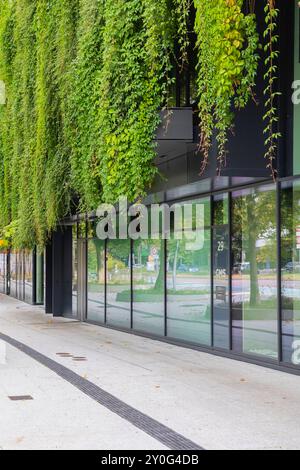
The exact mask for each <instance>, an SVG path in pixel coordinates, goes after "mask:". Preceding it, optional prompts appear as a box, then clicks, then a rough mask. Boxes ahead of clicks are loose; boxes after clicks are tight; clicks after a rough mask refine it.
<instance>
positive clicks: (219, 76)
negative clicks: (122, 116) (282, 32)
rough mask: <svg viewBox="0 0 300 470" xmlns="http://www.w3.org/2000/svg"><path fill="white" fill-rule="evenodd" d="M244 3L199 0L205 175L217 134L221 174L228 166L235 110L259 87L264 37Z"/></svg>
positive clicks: (198, 30)
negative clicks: (258, 70)
mask: <svg viewBox="0 0 300 470" xmlns="http://www.w3.org/2000/svg"><path fill="white" fill-rule="evenodd" d="M243 4H244V1H243V0H215V1H214V2H211V1H210V0H196V1H195V7H196V24H195V31H196V33H197V49H198V79H197V83H198V95H199V116H200V123H201V124H200V127H201V150H202V152H203V164H202V169H201V173H203V171H204V170H205V168H206V166H207V164H208V159H209V153H210V149H211V145H212V138H213V134H214V131H215V130H216V132H217V142H218V166H219V171H220V170H221V168H222V167H223V166H224V165H225V163H226V144H227V141H228V133H229V131H230V130H231V129H232V126H233V121H234V114H233V108H237V109H240V108H243V107H245V106H246V104H247V103H248V101H249V99H250V97H251V96H252V89H253V87H254V85H255V78H256V73H257V65H258V59H259V55H258V47H259V36H258V33H257V29H256V17H255V14H254V12H253V11H252V12H250V13H249V14H245V13H243V11H242V7H243Z"/></svg>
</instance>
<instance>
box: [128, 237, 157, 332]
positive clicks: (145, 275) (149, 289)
mask: <svg viewBox="0 0 300 470" xmlns="http://www.w3.org/2000/svg"><path fill="white" fill-rule="evenodd" d="M133 251H134V253H133V328H134V329H136V330H139V331H145V332H147V333H152V334H156V335H164V311H165V308H164V306H165V305H164V298H165V296H164V292H165V291H164V287H165V266H164V264H165V263H164V241H163V240H137V241H135V242H134V250H133Z"/></svg>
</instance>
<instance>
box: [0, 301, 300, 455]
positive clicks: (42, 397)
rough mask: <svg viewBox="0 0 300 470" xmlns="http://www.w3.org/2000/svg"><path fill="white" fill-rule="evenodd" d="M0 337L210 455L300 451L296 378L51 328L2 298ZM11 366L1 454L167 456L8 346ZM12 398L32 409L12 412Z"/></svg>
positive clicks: (5, 382) (0, 368)
mask: <svg viewBox="0 0 300 470" xmlns="http://www.w3.org/2000/svg"><path fill="white" fill-rule="evenodd" d="M0 332H1V333H3V334H6V335H8V336H10V337H12V338H15V339H16V340H18V341H20V342H23V343H24V344H26V345H28V346H30V347H31V348H33V349H35V350H36V351H39V352H40V353H42V354H44V355H46V356H47V357H49V358H51V359H53V360H55V361H56V362H58V363H60V364H62V365H64V366H65V367H67V368H69V369H70V370H72V371H74V372H76V373H77V374H79V375H80V376H82V377H84V378H86V379H88V380H89V381H91V382H93V383H94V384H96V385H97V386H99V387H101V388H102V389H103V390H105V391H107V392H109V393H110V394H112V395H114V396H115V397H117V398H118V399H120V400H122V401H123V402H125V403H126V404H128V405H130V406H132V407H134V408H136V409H137V410H139V411H141V412H142V413H145V414H147V415H148V416H150V417H152V418H153V419H155V420H157V421H159V422H160V423H162V424H164V425H165V426H168V427H169V428H171V429H172V430H174V431H175V432H177V433H179V434H181V435H183V436H185V438H187V439H190V440H191V441H193V442H196V443H197V444H198V445H199V446H201V447H204V448H205V449H208V450H210V449H211V450H212V449H220V450H222V449H227V450H231V449H241V450H246V449H259V450H264V449H268V450H269V449H278V450H279V449H296V450H299V449H300V407H299V396H300V377H299V376H294V375H289V374H286V373H283V372H279V371H275V370H271V369H266V368H263V367H259V366H256V365H253V364H246V363H242V362H237V361H233V360H231V359H226V358H221V357H216V356H213V355H209V354H206V353H202V352H198V351H194V350H189V349H185V348H181V347H178V346H174V345H170V344H166V343H162V342H158V341H154V340H151V339H145V338H142V337H138V336H134V335H131V334H127V333H123V332H118V331H115V330H109V329H107V328H103V327H100V326H95V325H89V324H85V323H79V322H74V321H70V320H67V319H63V318H52V317H49V316H46V315H45V314H44V312H43V310H42V309H41V308H40V307H32V306H29V305H26V304H23V303H21V302H18V301H16V300H14V299H11V298H8V297H6V296H0ZM6 357H7V362H6V364H4V365H3V364H2V365H1V364H0V413H1V417H2V416H5V419H4V420H3V421H2V420H1V421H0V447H2V448H14V446H16V447H17V448H80V449H81V448H95V449H112V450H113V449H119V448H120V449H140V448H144V449H162V448H164V446H162V445H161V444H160V443H159V442H157V441H156V440H155V439H152V438H150V437H149V436H148V435H147V434H145V433H143V432H141V431H140V430H137V429H136V428H135V427H134V426H132V425H131V424H130V423H128V422H126V421H125V420H123V419H121V418H119V417H118V416H116V415H115V414H114V413H112V412H110V411H108V410H107V409H105V407H102V406H101V405H99V404H97V403H95V402H93V401H92V400H91V399H90V398H88V397H87V396H85V395H84V394H83V393H81V392H80V391H78V390H76V389H75V388H74V387H73V386H72V385H70V384H68V383H67V382H65V381H64V380H63V379H61V378H59V377H58V376H56V375H55V374H54V373H53V372H51V371H49V370H48V369H47V368H45V367H44V366H41V365H40V364H38V363H37V362H35V361H34V360H33V359H31V358H28V357H27V356H25V355H24V354H23V353H22V352H20V351H17V350H15V349H14V348H12V347H10V346H9V347H8V348H7V352H6ZM74 358H84V359H85V360H81V361H75V360H74ZM10 395H32V396H33V398H34V400H33V401H31V402H30V401H27V402H19V403H18V402H10V401H9V399H8V398H7V397H8V396H10ZM56 423H57V425H56ZM22 429H23V430H24V432H21V430H22ZM25 431H26V432H25ZM19 440H21V441H20V442H19Z"/></svg>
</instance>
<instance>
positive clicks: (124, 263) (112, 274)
mask: <svg viewBox="0 0 300 470" xmlns="http://www.w3.org/2000/svg"><path fill="white" fill-rule="evenodd" d="M107 323H108V324H109V325H113V326H120V327H124V328H130V326H131V262H130V240H109V241H108V244H107Z"/></svg>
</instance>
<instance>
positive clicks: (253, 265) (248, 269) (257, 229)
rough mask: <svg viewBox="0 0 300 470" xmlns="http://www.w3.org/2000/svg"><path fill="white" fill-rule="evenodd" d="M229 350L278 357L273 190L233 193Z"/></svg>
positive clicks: (261, 188)
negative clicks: (231, 317) (230, 336)
mask: <svg viewBox="0 0 300 470" xmlns="http://www.w3.org/2000/svg"><path fill="white" fill-rule="evenodd" d="M232 216H233V239H232V249H233V259H234V262H233V273H232V288H233V292H232V303H233V311H232V314H233V349H234V350H235V351H238V352H243V353H248V354H256V355H260V356H265V357H268V358H272V359H277V358H278V337H277V334H278V320H277V319H278V317H277V310H278V308H277V236H276V192H275V188H274V186H273V185H272V186H265V187H260V188H257V189H249V190H244V191H240V192H236V193H234V194H233V214H232Z"/></svg>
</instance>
